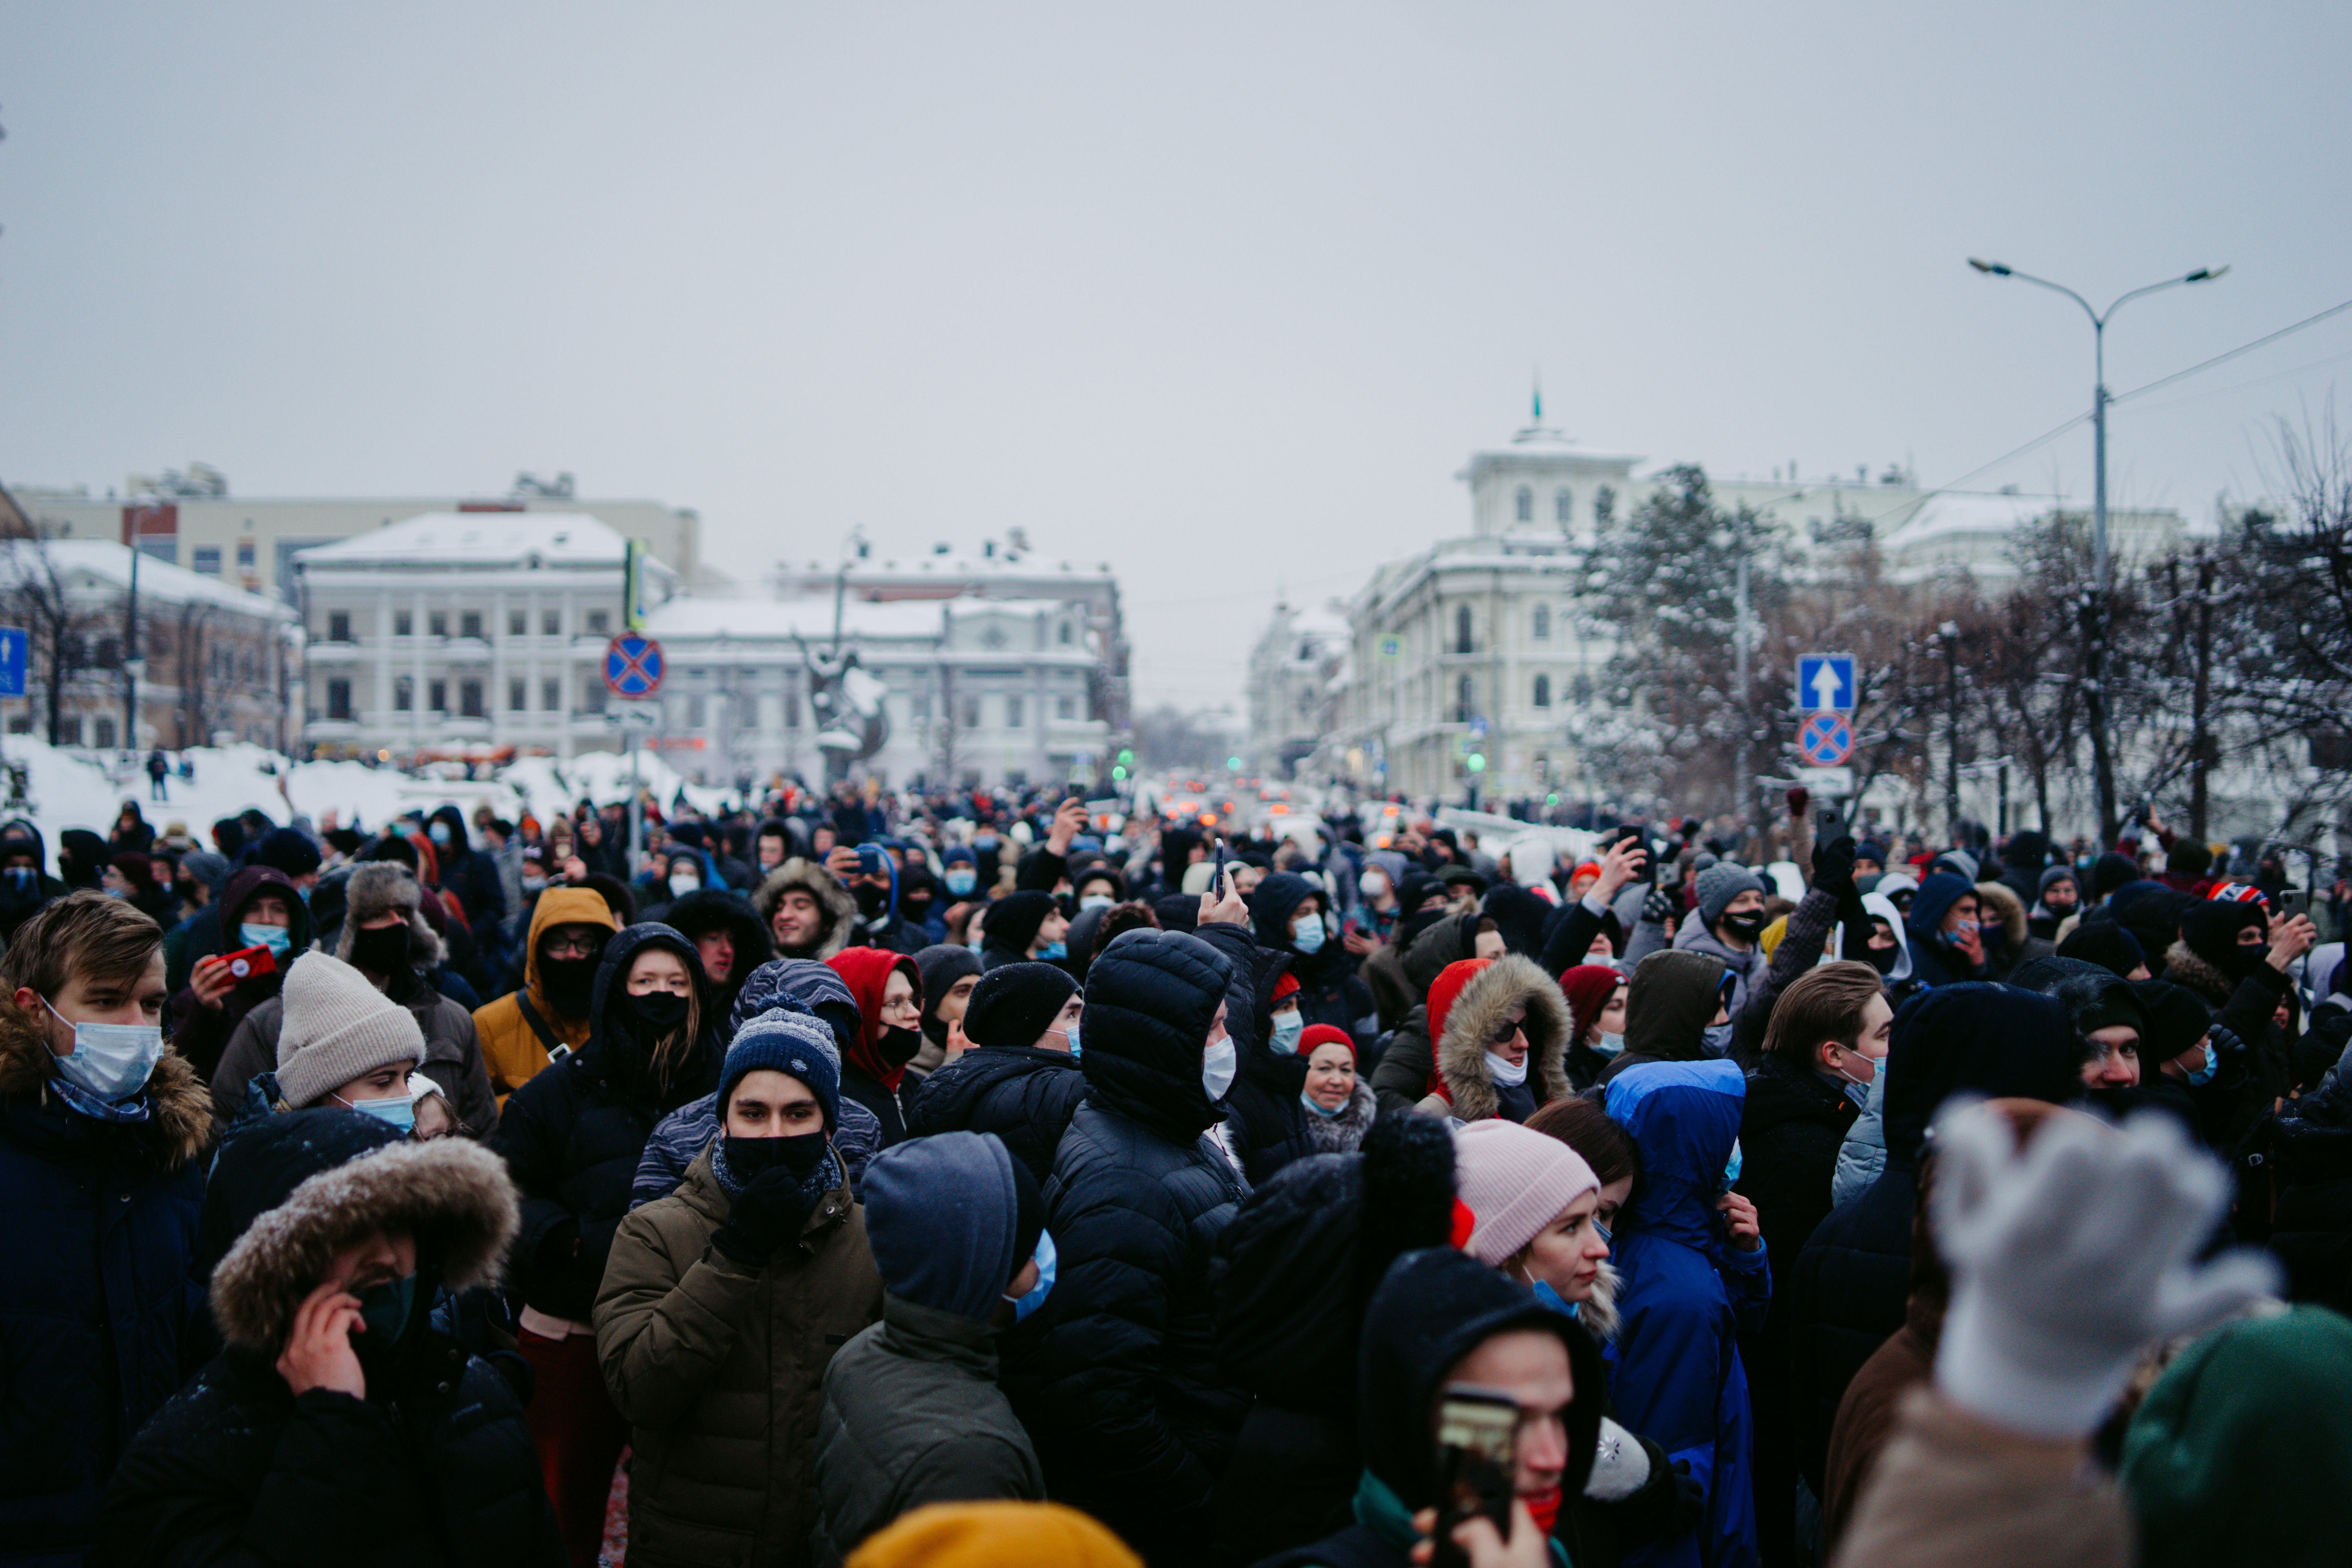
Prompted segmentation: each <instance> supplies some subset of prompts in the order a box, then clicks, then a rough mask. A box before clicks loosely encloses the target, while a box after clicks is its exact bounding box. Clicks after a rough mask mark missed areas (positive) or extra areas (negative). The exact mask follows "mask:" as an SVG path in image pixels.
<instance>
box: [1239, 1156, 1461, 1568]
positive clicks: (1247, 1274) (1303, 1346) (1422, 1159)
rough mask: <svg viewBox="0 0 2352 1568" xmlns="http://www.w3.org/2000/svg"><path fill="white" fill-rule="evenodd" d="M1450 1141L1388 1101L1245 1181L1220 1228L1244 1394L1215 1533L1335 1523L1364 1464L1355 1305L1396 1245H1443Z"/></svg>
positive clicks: (1262, 1538) (1297, 1535) (1343, 1518)
mask: <svg viewBox="0 0 2352 1568" xmlns="http://www.w3.org/2000/svg"><path fill="white" fill-rule="evenodd" d="M1453 1209H1454V1141H1453V1138H1452V1135H1451V1134H1450V1133H1448V1132H1447V1131H1446V1130H1445V1125H1444V1123H1443V1122H1441V1121H1437V1120H1436V1119H1435V1118H1433V1117H1427V1116H1392V1117H1390V1118H1389V1119H1388V1120H1386V1121H1382V1122H1381V1123H1380V1124H1379V1125H1378V1126H1377V1127H1375V1128H1374V1129H1373V1130H1372V1131H1371V1132H1370V1134H1368V1135H1367V1137H1366V1139H1365V1142H1364V1148H1363V1152H1361V1153H1360V1154H1318V1155H1315V1156H1312V1157H1310V1158H1307V1159H1305V1160H1300V1161H1297V1162H1296V1163H1293V1164H1291V1165H1289V1166H1286V1168H1285V1169H1284V1170H1283V1171H1282V1173H1280V1174H1278V1175H1277V1176H1276V1178H1275V1179H1274V1180H1273V1181H1272V1182H1271V1183H1269V1184H1266V1185H1265V1186H1264V1187H1261V1188H1259V1189H1257V1190H1256V1191H1255V1192H1253V1193H1252V1194H1250V1195H1249V1198H1248V1200H1247V1201H1246V1202H1244V1204H1243V1205H1242V1206H1241V1210H1240V1213H1239V1214H1238V1215H1236V1216H1235V1218H1234V1223H1233V1224H1232V1225H1230V1226H1226V1227H1225V1231H1224V1234H1223V1236H1221V1237H1218V1238H1217V1256H1216V1260H1215V1261H1214V1262H1213V1264H1212V1265H1211V1266H1210V1276H1209V1279H1210V1289H1211V1291H1212V1292H1213V1295H1214V1298H1215V1303H1216V1314H1217V1342H1216V1348H1217V1357H1218V1360H1219V1361H1220V1362H1221V1363H1223V1365H1224V1366H1225V1367H1226V1368H1227V1369H1229V1370H1230V1371H1231V1372H1232V1373H1234V1376H1235V1377H1237V1378H1238V1379H1240V1381H1241V1382H1242V1384H1243V1385H1244V1386H1245V1387H1246V1388H1248V1389H1249V1391H1250V1392H1251V1393H1252V1394H1255V1395H1256V1399H1255V1403H1253V1404H1252V1405H1250V1410H1249V1415H1248V1416H1247V1418H1246V1419H1244V1421H1243V1423H1242V1429H1241V1435H1240V1436H1239V1437H1238V1438H1236V1439H1235V1441H1234V1454H1233V1460H1232V1462H1231V1463H1230V1464H1228V1465H1227V1466H1226V1468H1225V1473H1224V1476H1223V1479H1221V1480H1220V1481H1219V1482H1218V1484H1217V1502H1216V1507H1217V1545H1218V1549H1219V1552H1220V1553H1221V1554H1222V1555H1223V1558H1224V1559H1225V1560H1226V1561H1228V1562H1233V1563H1255V1562H1257V1561H1258V1560H1259V1559H1261V1558H1264V1557H1267V1556H1271V1555H1272V1554H1273V1553H1275V1552H1282V1551H1286V1550H1287V1549H1289V1548H1291V1547H1294V1546H1303V1545H1305V1544H1306V1543H1307V1542H1310V1541H1313V1540H1315V1539H1317V1538H1318V1537H1319V1536H1323V1535H1327V1534H1328V1533H1330V1532H1331V1531H1335V1530H1339V1529H1343V1528H1345V1527H1346V1526H1347V1524H1348V1522H1349V1507H1348V1505H1349V1500H1350V1499H1351V1498H1353V1497H1354V1495H1355V1491H1356V1481H1357V1478H1358V1477H1359V1476H1360V1474H1361V1473H1362V1470H1363V1468H1364V1460H1363V1453H1362V1450H1361V1449H1360V1448H1359V1447H1357V1443H1356V1376H1355V1373H1356V1363H1357V1347H1358V1344H1359V1342H1360V1339H1361V1337H1362V1333H1363V1324H1364V1309H1365V1306H1366V1305H1367V1303H1369V1302H1370V1300H1371V1294H1372V1290H1373V1289H1374V1287H1376V1286H1377V1285H1378V1284H1379V1283H1380V1281H1381V1276H1382V1275H1384V1274H1385V1273H1387V1271H1388V1266H1389V1265H1390V1264H1391V1262H1393V1261H1394V1260H1395V1259H1396V1258H1397V1257H1398V1256H1399V1255H1400V1254H1402V1253H1404V1252H1407V1251H1411V1250H1413V1249H1415V1248H1418V1247H1443V1246H1444V1245H1445V1244H1446V1240H1447V1236H1448V1232H1449V1229H1450V1226H1451V1222H1452V1216H1453Z"/></svg>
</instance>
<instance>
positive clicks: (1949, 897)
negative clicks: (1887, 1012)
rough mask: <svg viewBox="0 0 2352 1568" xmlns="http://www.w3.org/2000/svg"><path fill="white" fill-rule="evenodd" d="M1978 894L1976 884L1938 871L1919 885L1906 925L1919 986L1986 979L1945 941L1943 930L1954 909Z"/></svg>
mask: <svg viewBox="0 0 2352 1568" xmlns="http://www.w3.org/2000/svg"><path fill="white" fill-rule="evenodd" d="M1975 891H1976V886H1975V884H1974V883H1972V882H1970V881H1969V880H1968V879H1966V878H1964V877H1961V876H1959V875H1958V874H1957V873H1955V872H1951V871H1937V872H1936V873H1935V874H1934V875H1933V876H1931V877H1929V878H1928V879H1927V880H1926V881H1924V882H1922V883H1920V884H1919V890H1918V892H1917V893H1916V894H1914V895H1913V896H1912V899H1911V912H1910V914H1909V915H1908V916H1907V917H1906V919H1905V921H1904V925H1905V927H1906V931H1908V933H1909V935H1910V938H1911V963H1912V968H1913V971H1914V973H1916V975H1917V977H1918V980H1919V984H1922V985H1930V986H1933V985H1951V984H1957V983H1958V982H1959V981H1963V980H1981V979H1983V978H1984V975H1983V974H1982V973H1981V972H1979V970H1976V969H1972V968H1970V967H1969V961H1968V960H1967V958H1966V957H1964V956H1963V955H1962V954H1961V952H1960V951H1959V949H1958V948H1956V947H1954V946H1952V945H1951V944H1950V943H1949V942H1946V941H1945V940H1944V937H1943V932H1942V930H1941V928H1942V926H1943V923H1944V917H1945V916H1946V915H1948V914H1950V913H1951V912H1952V906H1953V905H1954V904H1956V903H1958V902H1959V901H1960V900H1961V899H1963V898H1966V897H1969V896H1970V895H1972V894H1973V893H1975Z"/></svg>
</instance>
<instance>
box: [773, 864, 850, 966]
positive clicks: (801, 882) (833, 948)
mask: <svg viewBox="0 0 2352 1568" xmlns="http://www.w3.org/2000/svg"><path fill="white" fill-rule="evenodd" d="M795 888H797V889H800V890H801V891H802V892H803V893H806V894H808V895H809V896H810V897H811V898H813V899H814V900H816V901H817V907H818V908H819V909H821V910H824V916H825V925H824V936H823V937H822V938H821V939H820V940H819V941H818V942H817V944H816V951H815V952H784V951H783V950H782V949H781V948H779V949H777V956H778V957H780V958H814V959H815V960H816V961H817V962H818V963H823V962H824V960H826V959H828V958H831V957H832V956H833V955H834V954H835V953H836V952H840V951H841V950H842V949H843V948H845V947H847V946H848V945H849V933H850V931H851V930H852V929H853V927H854V926H855V925H856V921H857V900H856V896H855V895H854V894H852V893H851V892H850V890H849V889H847V888H846V887H844V886H843V885H842V881H841V879H840V878H838V877H836V876H835V875H834V874H833V873H832V872H830V871H828V870H826V869H825V868H824V867H823V866H821V865H819V864H818V863H817V862H816V861H814V860H811V859H808V858H805V857H803V856H797V855H796V856H794V857H793V858H791V859H790V860H787V861H785V862H784V863H783V864H782V865H781V866H779V867H777V868H775V869H774V870H772V871H771V872H769V873H768V875H767V877H766V879H764V880H762V881H761V884H760V885H759V887H758V888H757V889H754V890H753V892H752V894H751V907H752V908H753V909H754V910H758V911H759V915H760V924H761V928H762V929H763V930H765V931H768V933H769V935H770V939H771V941H772V940H773V936H774V932H775V929H776V906H777V905H778V904H780V903H782V902H783V900H784V895H785V894H786V893H788V892H790V891H792V890H793V889H795Z"/></svg>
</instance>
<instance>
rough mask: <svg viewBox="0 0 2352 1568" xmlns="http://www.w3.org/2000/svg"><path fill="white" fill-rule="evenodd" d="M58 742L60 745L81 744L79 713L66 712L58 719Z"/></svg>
mask: <svg viewBox="0 0 2352 1568" xmlns="http://www.w3.org/2000/svg"><path fill="white" fill-rule="evenodd" d="M80 744H81V715H80V714H79V713H68V714H67V715H65V716H64V717H63V718H61V719H59V720H58V745H60V746H79V745H80Z"/></svg>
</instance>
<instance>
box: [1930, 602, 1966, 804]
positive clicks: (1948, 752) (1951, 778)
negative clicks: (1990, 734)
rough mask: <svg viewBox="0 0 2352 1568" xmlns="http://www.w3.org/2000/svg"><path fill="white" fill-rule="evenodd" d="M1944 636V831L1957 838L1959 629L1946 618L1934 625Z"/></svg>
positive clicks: (1939, 633) (1958, 796)
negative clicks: (1941, 622) (1940, 624)
mask: <svg viewBox="0 0 2352 1568" xmlns="http://www.w3.org/2000/svg"><path fill="white" fill-rule="evenodd" d="M1936 635H1937V637H1942V638H1943V639H1944V831H1945V832H1946V833H1947V834H1948V835H1950V837H1951V840H1952V842H1953V843H1954V844H1955V845H1957V844H1958V843H1959V841H1960V837H1959V834H1960V628H1959V624H1958V622H1956V621H1946V622H1945V623H1944V624H1943V625H1942V626H1938V627H1937V628H1936Z"/></svg>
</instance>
